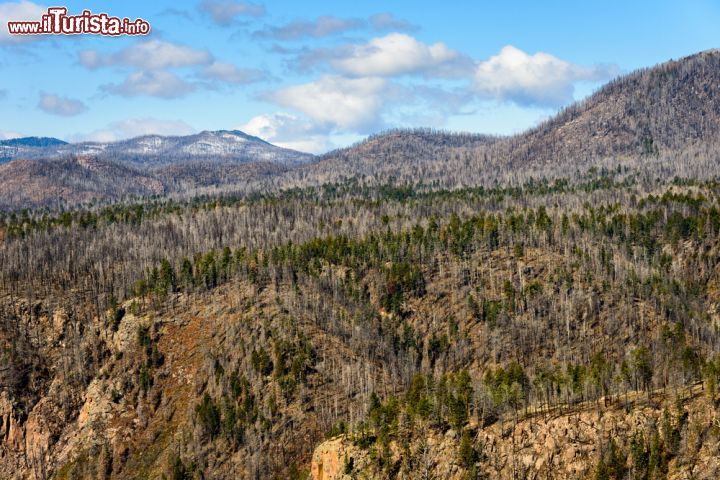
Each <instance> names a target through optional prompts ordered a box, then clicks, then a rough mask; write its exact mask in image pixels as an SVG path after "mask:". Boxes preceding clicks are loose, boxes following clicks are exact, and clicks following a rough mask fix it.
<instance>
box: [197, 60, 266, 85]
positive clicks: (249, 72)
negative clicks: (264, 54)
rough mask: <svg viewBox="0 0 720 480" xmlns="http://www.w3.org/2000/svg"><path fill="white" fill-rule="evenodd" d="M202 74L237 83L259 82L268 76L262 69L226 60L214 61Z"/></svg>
mask: <svg viewBox="0 0 720 480" xmlns="http://www.w3.org/2000/svg"><path fill="white" fill-rule="evenodd" d="M202 75H203V76H204V77H206V78H208V79H210V80H217V81H220V82H224V83H229V84H235V85H243V84H248V83H254V82H259V81H261V80H264V79H265V78H267V74H266V73H265V72H263V71H262V70H258V69H254V68H239V67H237V66H236V65H233V64H232V63H224V62H213V63H212V64H210V65H208V66H207V67H205V68H204V69H203V71H202Z"/></svg>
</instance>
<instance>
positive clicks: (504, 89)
mask: <svg viewBox="0 0 720 480" xmlns="http://www.w3.org/2000/svg"><path fill="white" fill-rule="evenodd" d="M615 74H616V69H615V68H614V67H610V66H594V67H589V68H586V67H580V66H577V65H574V64H572V63H569V62H566V61H565V60H561V59H559V58H557V57H555V56H553V55H550V54H547V53H543V52H538V53H536V54H534V55H530V54H528V53H525V52H523V51H522V50H520V49H518V48H515V47H513V46H511V45H508V46H506V47H504V48H503V49H502V50H500V53H498V54H497V55H494V56H492V57H490V58H489V59H487V60H485V61H482V62H479V63H478V64H477V68H476V70H475V75H474V90H475V92H476V93H477V94H478V95H479V96H480V97H483V98H490V99H498V100H505V101H511V102H514V103H516V104H518V105H522V106H540V107H556V106H559V105H562V104H564V103H567V102H569V101H572V99H573V92H574V84H575V83H576V82H578V81H597V80H603V79H607V78H609V77H611V76H613V75H615Z"/></svg>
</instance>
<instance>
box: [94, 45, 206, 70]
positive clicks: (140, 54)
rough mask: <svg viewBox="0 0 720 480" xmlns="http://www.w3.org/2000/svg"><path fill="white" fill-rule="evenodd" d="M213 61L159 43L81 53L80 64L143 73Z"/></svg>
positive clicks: (203, 54) (201, 54)
mask: <svg viewBox="0 0 720 480" xmlns="http://www.w3.org/2000/svg"><path fill="white" fill-rule="evenodd" d="M212 60H213V57H212V55H211V54H210V52H208V51H207V50H199V49H195V48H192V47H187V46H184V45H178V44H176V43H171V42H164V41H161V40H147V41H144V42H140V43H135V44H133V45H131V46H129V47H127V48H125V49H123V50H120V51H119V52H116V53H111V54H104V53H101V52H98V51H97V50H83V51H81V52H80V63H81V64H82V65H84V66H86V67H88V68H98V67H107V66H111V65H126V66H132V67H136V68H140V69H142V70H158V69H161V68H170V67H189V66H193V65H206V64H209V63H211V62H212Z"/></svg>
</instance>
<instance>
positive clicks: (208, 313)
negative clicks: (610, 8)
mask: <svg viewBox="0 0 720 480" xmlns="http://www.w3.org/2000/svg"><path fill="white" fill-rule="evenodd" d="M719 67H720V54H718V53H717V52H705V53H701V54H698V55H696V56H693V57H689V58H687V59H683V60H680V61H677V62H670V63H668V64H665V65H661V66H659V67H657V68H654V69H649V70H645V71H640V72H635V73H633V74H630V75H629V76H627V77H623V78H620V79H618V80H616V81H614V82H612V83H611V84H609V85H608V86H606V87H605V88H603V89H601V90H600V91H598V92H597V93H596V94H594V95H593V96H591V97H590V98H589V99H587V100H585V101H583V102H581V103H580V104H578V105H574V106H570V107H568V108H567V109H566V110H565V111H563V112H561V113H560V114H559V115H558V116H557V117H555V118H553V119H551V120H549V121H548V122H546V123H544V124H543V125H541V126H539V127H537V128H535V129H533V130H531V131H529V132H526V133H524V134H522V135H519V136H515V137H508V138H504V137H503V138H496V137H488V136H481V135H465V134H448V133H441V132H433V131H426V130H417V131H398V132H388V133H386V134H383V135H378V136H375V137H371V138H369V139H367V140H366V141H364V142H362V143H360V144H358V145H356V146H353V147H351V148H349V149H345V150H341V151H337V152H331V153H329V154H327V155H326V156H324V157H322V158H319V159H317V160H316V161H314V162H310V163H308V164H304V165H300V166H292V167H287V166H282V167H280V166H276V168H272V169H269V170H268V171H263V173H262V174H261V175H260V176H259V177H256V178H259V180H257V181H255V182H253V184H252V185H250V184H244V185H239V184H233V185H226V186H224V187H223V186H213V187H212V188H208V189H204V190H197V189H195V187H192V189H191V188H189V187H188V185H189V183H186V184H183V183H182V180H183V178H184V177H182V176H181V175H171V176H170V177H172V178H174V179H175V181H176V186H177V185H184V186H182V187H177V189H175V187H169V186H168V185H169V184H168V183H167V182H163V181H161V180H158V179H157V177H156V176H155V175H156V174H155V173H152V174H150V173H148V174H147V177H143V178H145V180H143V182H144V183H142V185H144V188H147V189H149V191H146V190H143V189H139V188H138V187H137V186H138V185H139V184H140V183H141V182H136V181H134V180H132V179H129V180H127V185H133V186H135V187H136V188H138V189H137V190H135V191H133V192H132V193H135V194H137V197H136V198H134V199H130V198H126V199H125V200H124V201H120V202H110V201H105V202H101V203H97V202H96V203H93V202H92V201H91V198H93V197H92V196H90V195H88V201H87V202H86V203H85V204H84V205H80V206H76V207H73V208H35V209H25V210H17V209H8V210H5V211H2V212H0V346H1V347H2V350H0V351H1V352H2V356H0V385H2V390H0V477H3V478H13V479H15V478H17V479H21V478H22V479H24V478H32V479H48V478H61V479H85V478H86V479H97V478H106V479H124V478H138V479H140V478H143V479H144V478H158V479H159V478H168V479H170V478H172V479H204V478H252V479H265V478H278V479H280V478H282V479H286V478H290V479H305V478H314V479H323V480H327V479H329V478H343V479H353V478H358V479H361V478H412V479H415V478H418V479H429V478H437V479H440V478H443V479H445V478H448V479H477V478H508V479H510V478H513V479H514V478H566V479H574V478H587V479H598V480H600V479H616V480H619V479H646V480H650V479H652V480H656V479H661V478H670V479H675V478H702V479H705V478H706V479H712V478H718V476H720V462H719V461H718V458H720V455H719V453H720V450H719V449H720V416H718V406H719V405H720V392H718V380H720V268H719V267H718V265H719V264H720V183H718V181H717V175H718V171H717V169H718V167H717V165H718V162H717V155H718V154H717V148H716V144H715V138H716V137H717V132H718V130H719V129H720V115H718V112H720V104H718V102H720V100H719V99H718V97H717V95H715V90H716V89H717V88H718V82H717V80H718V79H717V76H718V75H719V74H720V68H719ZM94 161H95V162H97V164H96V167H95V169H94V170H93V172H94V175H98V176H100V175H101V173H102V169H103V168H128V169H129V168H130V167H121V166H119V165H118V164H115V163H105V161H101V160H94ZM68 162H69V163H70V165H69V166H68V167H67V169H68V170H69V169H74V168H81V167H78V166H76V165H75V164H76V163H79V162H78V161H70V160H68ZM53 165H54V166H55V165H56V164H53ZM99 165H102V166H99ZM110 165H112V167H111V166H110ZM0 168H17V167H16V166H13V163H12V162H11V163H9V164H7V165H4V166H2V167H0ZM207 168H208V170H207V171H204V173H203V175H207V177H208V178H214V177H213V176H214V175H216V174H217V173H216V172H215V171H214V170H213V167H212V166H207ZM233 168H240V166H233ZM242 168H251V167H250V166H243V167H242ZM60 171H63V169H60ZM127 171H129V170H117V171H115V170H113V172H115V173H112V175H114V176H115V177H116V178H118V179H119V181H117V182H115V184H114V185H115V187H116V188H121V187H122V186H123V185H124V183H123V182H124V180H123V179H124V178H126V177H123V176H122V173H123V172H127ZM133 172H135V170H133ZM128 175H129V174H128ZM143 175H145V174H143ZM60 176H61V175H60V174H56V175H50V176H47V177H44V178H47V180H46V181H47V182H51V181H52V180H53V178H54V177H60ZM128 178H130V177H128ZM86 180H87V181H86V183H84V184H83V185H84V187H83V188H86V187H87V185H91V186H93V185H94V187H92V188H88V191H90V192H92V191H94V190H93V188H95V189H97V191H100V190H107V188H109V186H108V187H105V186H103V185H104V184H102V183H100V182H101V180H100V179H99V178H98V177H92V176H90V177H87V178H86ZM63 181H65V182H69V183H67V184H68V185H73V183H72V182H71V180H69V179H68V177H65V178H64V180H63ZM155 181H157V182H158V183H157V184H156V183H154V182H155ZM187 181H188V182H190V181H191V180H190V179H188V180H187ZM213 185H214V184H213ZM186 187H188V188H186ZM42 188H50V187H49V186H47V185H44V186H43V187H42ZM154 188H156V189H157V190H153V189H154ZM181 190H182V192H184V193H182V192H181ZM191 192H192V194H190V193H191ZM181 193H182V194H181ZM195 193H203V194H202V195H195ZM124 195H125V194H123V193H120V192H118V198H120V197H122V196H124ZM149 195H155V196H154V197H151V198H148V196H149ZM106 200H109V199H106Z"/></svg>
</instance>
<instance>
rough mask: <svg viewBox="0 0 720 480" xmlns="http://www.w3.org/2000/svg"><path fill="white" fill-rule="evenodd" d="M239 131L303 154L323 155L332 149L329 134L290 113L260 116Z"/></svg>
mask: <svg viewBox="0 0 720 480" xmlns="http://www.w3.org/2000/svg"><path fill="white" fill-rule="evenodd" d="M238 129H239V130H242V131H243V132H245V133H248V134H250V135H255V136H256V137H260V138H262V139H263V140H266V141H268V142H270V143H272V144H274V145H277V146H279V147H284V148H292V149H293V150H299V151H301V152H310V153H321V152H325V151H327V150H329V149H330V148H331V143H330V140H329V138H328V135H327V133H328V132H324V131H321V130H319V129H318V128H317V126H316V125H314V124H313V123H312V122H311V121H309V120H307V119H303V118H300V117H298V116H296V115H291V114H289V113H284V112H277V113H271V114H267V115H258V116H256V117H253V118H251V119H250V120H249V121H248V122H247V123H246V124H245V125H242V126H240V127H238Z"/></svg>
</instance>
